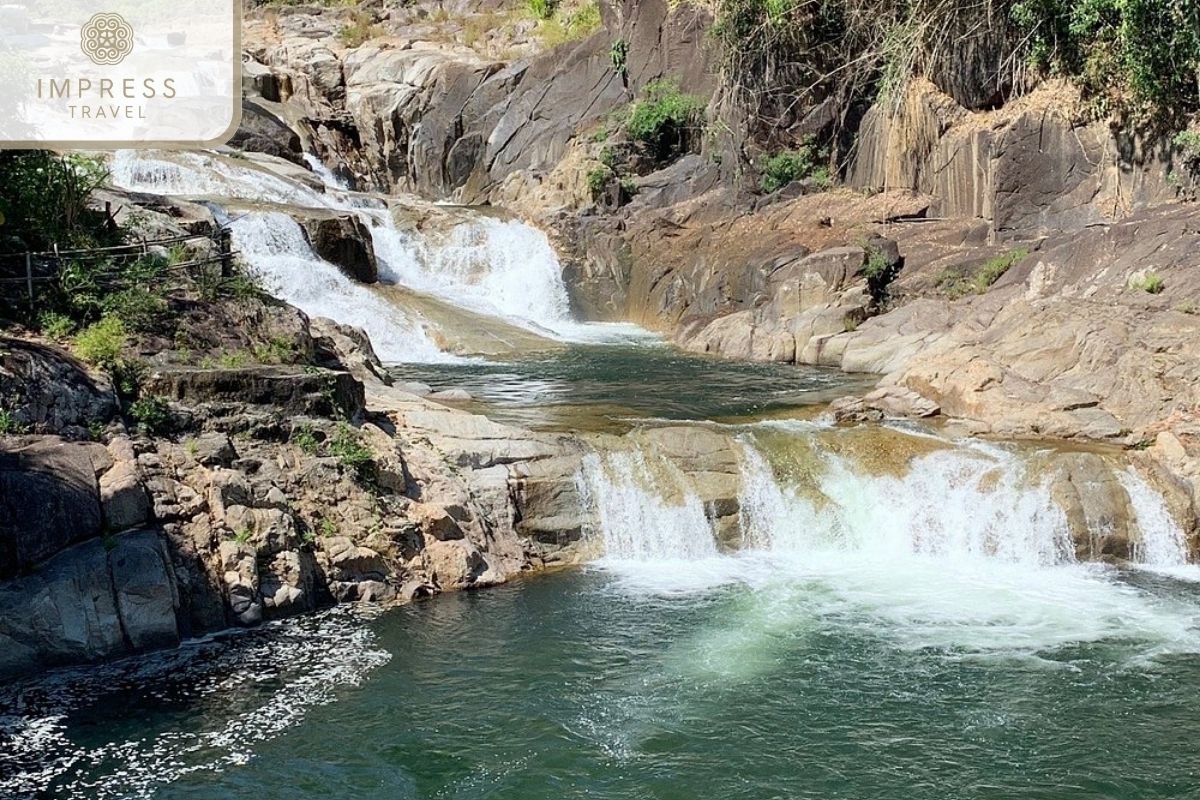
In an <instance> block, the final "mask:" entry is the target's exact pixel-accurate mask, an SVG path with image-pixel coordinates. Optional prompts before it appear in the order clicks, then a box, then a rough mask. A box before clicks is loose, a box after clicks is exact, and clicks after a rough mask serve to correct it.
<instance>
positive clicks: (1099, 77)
mask: <svg viewBox="0 0 1200 800" xmlns="http://www.w3.org/2000/svg"><path fill="white" fill-rule="evenodd" d="M1011 16H1012V19H1013V21H1014V23H1015V24H1016V26H1017V27H1018V29H1019V31H1020V33H1022V34H1023V36H1025V37H1026V38H1027V40H1028V41H1029V57H1030V60H1031V61H1032V63H1033V64H1034V65H1035V66H1036V67H1038V68H1040V69H1041V70H1043V71H1045V72H1054V73H1059V74H1064V75H1068V76H1071V77H1072V78H1074V79H1075V80H1077V81H1078V82H1079V83H1080V85H1081V87H1082V88H1083V91H1084V93H1085V95H1086V96H1087V97H1088V98H1089V99H1091V101H1092V102H1093V104H1094V107H1095V110H1096V111H1097V112H1098V113H1101V114H1106V113H1121V114H1127V115H1129V116H1132V117H1133V118H1134V119H1135V120H1137V121H1146V120H1153V119H1156V118H1158V119H1162V118H1171V117H1177V116H1181V115H1186V114H1189V113H1192V112H1194V111H1196V110H1197V109H1200V86H1198V79H1197V76H1198V75H1200V0H1174V1H1173V2H1166V0H1016V2H1014V3H1013V4H1012V9H1011Z"/></svg>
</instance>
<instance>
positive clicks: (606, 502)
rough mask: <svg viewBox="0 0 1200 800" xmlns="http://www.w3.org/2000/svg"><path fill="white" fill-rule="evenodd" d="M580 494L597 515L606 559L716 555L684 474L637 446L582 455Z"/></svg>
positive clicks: (701, 509)
mask: <svg viewBox="0 0 1200 800" xmlns="http://www.w3.org/2000/svg"><path fill="white" fill-rule="evenodd" d="M579 489H580V496H581V497H582V498H583V502H584V505H585V506H587V507H590V508H592V509H593V510H594V511H595V513H596V516H597V518H598V520H599V528H600V530H599V533H600V535H601V536H602V537H603V540H604V549H605V554H606V556H607V557H608V558H610V559H614V560H623V561H666V560H680V559H682V560H695V559H700V558H708V557H711V556H715V555H717V546H716V543H715V542H714V540H713V536H712V526H711V524H710V523H709V521H708V518H707V517H706V516H705V514H704V505H703V504H702V503H701V502H700V499H699V498H698V497H697V496H696V494H695V493H694V492H692V491H691V490H690V489H689V488H688V485H687V480H686V478H685V476H684V475H683V474H682V473H681V472H680V471H679V470H678V469H676V468H674V466H673V465H671V464H670V463H668V462H666V461H663V460H661V459H655V460H654V462H653V464H652V463H651V462H650V460H648V458H647V455H646V454H645V453H642V452H641V451H636V450H635V451H632V452H616V453H608V454H606V455H603V456H601V455H598V454H596V453H591V454H589V455H587V456H585V457H584V459H583V467H582V469H581V472H580V476H579Z"/></svg>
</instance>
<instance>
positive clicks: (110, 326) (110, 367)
mask: <svg viewBox="0 0 1200 800" xmlns="http://www.w3.org/2000/svg"><path fill="white" fill-rule="evenodd" d="M128 340H129V334H128V331H127V330H126V328H125V323H124V322H122V321H121V319H120V318H119V317H114V316H107V317H104V318H102V319H101V320H100V321H99V322H94V323H92V324H91V325H89V326H87V327H86V328H84V329H83V330H82V331H80V332H79V335H78V336H76V337H75V342H74V350H75V353H76V354H77V355H78V356H79V357H80V358H82V359H83V360H84V361H87V362H88V363H89V364H93V365H95V366H97V367H100V368H101V369H104V370H107V371H109V372H113V371H115V370H116V369H117V367H118V365H119V364H120V361H121V353H122V351H123V350H124V349H125V345H126V343H127V342H128Z"/></svg>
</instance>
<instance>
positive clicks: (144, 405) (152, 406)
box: [129, 396, 171, 434]
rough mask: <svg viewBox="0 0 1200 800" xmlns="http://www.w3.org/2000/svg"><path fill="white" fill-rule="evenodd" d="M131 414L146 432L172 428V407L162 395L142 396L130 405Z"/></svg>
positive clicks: (155, 432) (151, 432)
mask: <svg viewBox="0 0 1200 800" xmlns="http://www.w3.org/2000/svg"><path fill="white" fill-rule="evenodd" d="M129 416H130V418H132V419H133V421H134V422H136V423H137V424H138V427H139V428H141V429H142V430H143V431H145V432H146V433H150V434H160V433H166V432H167V431H168V430H170V428H171V407H170V406H169V405H168V404H167V401H166V400H165V399H164V398H162V397H154V396H149V397H140V398H138V399H137V400H135V401H134V402H133V403H131V404H130V406H129Z"/></svg>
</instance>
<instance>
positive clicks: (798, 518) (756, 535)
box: [740, 441, 1073, 565]
mask: <svg viewBox="0 0 1200 800" xmlns="http://www.w3.org/2000/svg"><path fill="white" fill-rule="evenodd" d="M744 448H745V450H744V455H743V462H742V463H743V471H742V485H743V487H744V488H743V490H742V495H741V498H740V503H741V522H742V526H743V535H744V537H745V539H746V542H747V543H748V544H749V545H750V546H752V547H759V548H763V549H769V550H774V551H792V552H804V551H807V550H812V549H820V548H824V549H828V548H835V549H841V550H849V551H854V552H857V553H860V554H864V555H869V556H873V557H883V558H902V557H906V556H927V557H928V556H932V557H938V558H944V559H949V560H958V559H978V558H996V559H1000V560H1003V561H1007V562H1011V563H1021V564H1028V565H1048V564H1057V563H1064V562H1068V561H1071V560H1072V559H1073V550H1072V545H1071V538H1070V533H1069V531H1068V528H1067V522H1066V516H1065V514H1064V513H1063V512H1062V510H1061V509H1060V508H1059V507H1058V506H1057V505H1056V504H1055V503H1054V501H1053V499H1052V498H1051V496H1050V490H1049V487H1048V486H1046V485H1044V484H1040V483H1034V482H1032V481H1030V479H1029V477H1028V475H1027V474H1026V467H1025V464H1024V462H1023V461H1022V459H1021V458H1020V457H1018V456H1017V455H1015V454H1013V453H1010V452H1007V451H1004V450H1001V449H1000V448H996V447H990V446H985V445H982V444H975V445H973V446H969V447H960V448H954V449H945V450H938V451H935V452H933V453H930V454H928V455H925V456H922V457H919V458H916V459H914V460H913V461H912V463H911V465H910V468H909V470H908V471H907V473H906V474H905V475H904V476H903V477H892V476H875V475H868V474H865V473H864V472H863V471H862V470H861V469H858V468H857V467H856V465H854V464H853V463H851V462H849V461H848V460H847V459H846V458H844V457H842V456H836V455H833V454H828V453H827V454H824V456H823V462H824V466H825V471H824V472H823V474H822V475H821V476H820V477H819V479H818V481H817V484H818V485H817V486H816V487H815V488H816V490H817V492H819V496H820V498H822V500H823V501H824V502H820V503H818V502H814V500H813V499H811V498H810V497H807V496H804V495H803V494H801V493H799V492H797V491H796V490H795V489H794V488H792V487H787V486H781V485H780V484H779V482H778V481H777V480H776V479H775V476H774V474H773V473H772V471H771V468H770V466H769V465H768V464H767V462H766V460H765V459H764V458H763V456H762V455H761V454H760V453H759V452H758V451H757V450H756V449H755V448H754V445H753V444H752V443H751V442H748V441H747V442H745V443H744Z"/></svg>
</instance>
